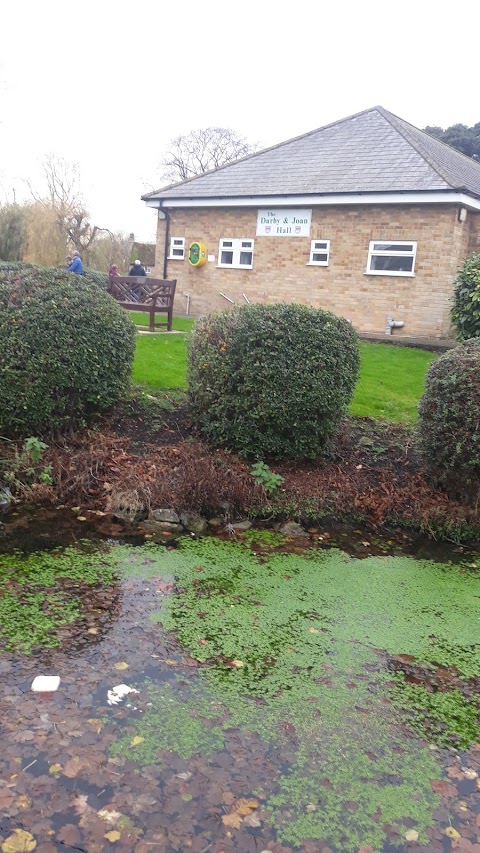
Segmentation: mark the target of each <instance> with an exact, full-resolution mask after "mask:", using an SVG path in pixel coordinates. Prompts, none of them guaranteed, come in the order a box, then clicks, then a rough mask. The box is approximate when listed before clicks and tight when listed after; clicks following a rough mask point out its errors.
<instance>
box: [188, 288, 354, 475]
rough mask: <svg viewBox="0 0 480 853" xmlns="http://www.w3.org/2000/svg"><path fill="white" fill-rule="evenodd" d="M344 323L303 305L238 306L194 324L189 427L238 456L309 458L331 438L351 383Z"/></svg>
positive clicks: (350, 339)
mask: <svg viewBox="0 0 480 853" xmlns="http://www.w3.org/2000/svg"><path fill="white" fill-rule="evenodd" d="M358 370H359V352H358V342H357V335H356V333H355V331H354V329H353V328H352V326H351V325H350V323H348V322H347V321H346V320H343V319H341V318H340V317H337V316H336V315H335V314H330V313H329V312H327V311H321V310H318V309H315V308H307V307H305V306H303V305H289V304H279V305H244V306H238V307H235V308H233V310H231V311H228V312H222V313H215V314H210V315H209V316H207V317H205V318H203V319H201V320H199V321H198V322H197V324H196V326H195V328H194V330H193V333H192V336H191V341H190V348H189V362H188V373H189V389H190V390H189V395H190V402H191V407H192V412H193V417H194V421H195V423H196V424H197V426H198V427H199V429H200V430H201V432H202V433H203V434H204V435H205V436H206V437H207V438H208V439H209V440H210V441H211V442H212V443H214V444H216V445H220V446H223V447H227V448H229V449H233V450H237V451H239V452H240V453H242V454H244V455H246V456H253V457H256V458H257V459H262V458H264V457H266V456H273V457H277V458H294V457H310V458H313V457H315V456H317V455H318V454H319V453H320V452H321V451H322V450H323V449H324V448H325V447H326V445H327V444H328V443H329V441H330V440H331V439H332V437H333V436H334V434H335V432H336V430H337V428H338V425H339V423H340V421H341V419H342V417H343V415H344V414H345V412H346V410H347V407H348V404H349V403H350V400H351V398H352V395H353V391H354V388H355V383H356V381H357V378H358Z"/></svg>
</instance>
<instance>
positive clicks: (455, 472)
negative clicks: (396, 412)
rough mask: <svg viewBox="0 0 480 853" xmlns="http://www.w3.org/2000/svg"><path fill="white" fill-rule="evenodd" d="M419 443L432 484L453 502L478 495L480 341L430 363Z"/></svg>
mask: <svg viewBox="0 0 480 853" xmlns="http://www.w3.org/2000/svg"><path fill="white" fill-rule="evenodd" d="M419 415H420V423H419V440H420V449H421V452H422V456H423V460H424V463H425V465H426V468H427V471H428V472H429V475H430V478H431V480H432V481H433V482H434V483H436V484H437V485H440V486H442V487H444V488H445V489H446V490H447V491H448V492H449V494H450V495H452V497H460V498H463V499H467V500H472V499H473V500H477V498H478V496H479V493H480V339H475V340H470V341H465V343H463V344H460V345H459V346H458V347H455V349H453V350H450V351H449V352H446V353H445V354H444V355H442V356H440V358H438V359H437V360H436V361H434V362H433V363H432V364H431V365H430V368H429V370H428V373H427V377H426V381H425V392H424V394H423V397H422V399H421V400H420V406H419Z"/></svg>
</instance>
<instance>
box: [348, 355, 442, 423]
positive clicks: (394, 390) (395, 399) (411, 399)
mask: <svg viewBox="0 0 480 853" xmlns="http://www.w3.org/2000/svg"><path fill="white" fill-rule="evenodd" d="M360 352H361V357H362V365H361V368H360V379H359V381H358V384H357V387H356V389H355V396H354V398H353V401H352V405H351V406H350V412H351V414H352V415H368V416H369V417H372V418H382V419H383V420H387V421H403V422H407V423H408V422H411V421H413V420H415V418H416V414H417V405H418V401H419V399H420V397H421V395H422V392H423V384H424V381H425V374H426V372H427V368H428V366H429V364H430V362H432V361H433V360H434V359H435V358H436V357H437V356H436V354H435V353H433V352H426V351H425V350H420V349H412V348H411V347H398V346H394V345H391V346H388V345H387V344H370V343H366V342H362V343H360Z"/></svg>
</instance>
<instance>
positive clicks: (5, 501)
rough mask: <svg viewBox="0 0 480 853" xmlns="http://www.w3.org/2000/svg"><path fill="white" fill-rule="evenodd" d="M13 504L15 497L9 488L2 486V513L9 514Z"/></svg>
mask: <svg viewBox="0 0 480 853" xmlns="http://www.w3.org/2000/svg"><path fill="white" fill-rule="evenodd" d="M12 502H13V495H12V493H11V491H10V489H9V488H8V487H7V486H0V513H3V512H8V510H9V509H10V507H11V505H12Z"/></svg>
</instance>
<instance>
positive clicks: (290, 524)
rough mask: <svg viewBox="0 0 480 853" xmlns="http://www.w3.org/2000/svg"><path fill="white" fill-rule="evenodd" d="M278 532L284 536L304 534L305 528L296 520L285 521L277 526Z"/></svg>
mask: <svg viewBox="0 0 480 853" xmlns="http://www.w3.org/2000/svg"><path fill="white" fill-rule="evenodd" d="M278 532H279V533H283V535H284V536H306V530H305V529H304V528H303V527H302V525H301V524H297V522H296V521H286V522H285V524H282V526H281V527H279V528H278Z"/></svg>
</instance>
